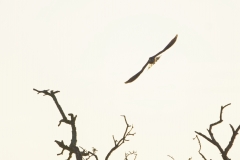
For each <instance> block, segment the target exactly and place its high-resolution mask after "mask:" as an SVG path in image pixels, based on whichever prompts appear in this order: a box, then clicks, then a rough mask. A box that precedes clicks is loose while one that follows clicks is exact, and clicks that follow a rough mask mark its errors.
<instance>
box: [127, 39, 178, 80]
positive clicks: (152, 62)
mask: <svg viewBox="0 0 240 160" xmlns="http://www.w3.org/2000/svg"><path fill="white" fill-rule="evenodd" d="M177 37H178V35H176V36H175V37H174V38H173V39H172V40H171V41H170V42H169V43H168V45H167V46H166V47H165V48H164V49H163V50H162V51H160V52H158V53H157V54H156V55H154V56H152V57H150V58H149V59H148V61H147V63H146V64H145V65H144V66H143V67H142V69H141V70H140V71H139V72H138V73H137V74H135V75H134V76H133V77H131V78H130V79H129V80H128V81H126V82H125V83H131V82H133V81H135V80H136V79H137V78H138V77H139V76H140V74H141V73H142V72H143V71H144V69H145V68H146V67H147V65H148V64H150V66H149V67H148V68H150V67H151V66H152V65H154V64H155V63H156V62H157V61H158V60H159V59H160V57H161V55H160V54H161V53H163V52H164V51H166V50H167V49H169V48H170V47H171V46H172V45H173V44H174V43H175V42H176V40H177Z"/></svg>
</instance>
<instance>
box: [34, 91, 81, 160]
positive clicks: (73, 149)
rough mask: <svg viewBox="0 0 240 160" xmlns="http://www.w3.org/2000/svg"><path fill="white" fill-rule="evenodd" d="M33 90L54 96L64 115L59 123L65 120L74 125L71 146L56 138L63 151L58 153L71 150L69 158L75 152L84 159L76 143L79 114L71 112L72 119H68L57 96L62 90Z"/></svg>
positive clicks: (79, 158)
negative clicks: (76, 124) (76, 123)
mask: <svg viewBox="0 0 240 160" xmlns="http://www.w3.org/2000/svg"><path fill="white" fill-rule="evenodd" d="M33 90H34V91H36V92H37V93H38V94H39V93H43V94H44V95H47V96H50V97H52V99H53V101H54V102H55V104H56V106H57V108H58V110H59V112H60V114H61V115H62V118H63V119H62V120H60V121H59V125H60V124H61V122H65V123H66V124H69V125H71V127H72V140H71V143H70V145H69V146H67V145H65V144H64V142H63V141H61V142H59V141H57V140H55V142H56V143H57V144H58V146H59V147H61V148H62V151H61V153H59V154H57V155H61V154H63V152H64V150H68V151H69V157H68V159H67V160H70V159H71V157H72V154H73V153H75V155H76V159H77V160H82V155H81V152H80V150H79V148H78V147H76V145H77V131H76V126H75V121H76V118H77V116H74V115H73V114H72V113H70V114H68V115H69V116H70V119H71V120H68V119H67V117H66V116H65V113H64V112H63V110H62V107H61V106H60V104H59V103H58V100H57V98H56V96H55V94H56V93H58V92H60V91H53V90H51V91H50V92H49V89H48V90H43V91H39V90H37V89H33ZM59 125H58V126H59Z"/></svg>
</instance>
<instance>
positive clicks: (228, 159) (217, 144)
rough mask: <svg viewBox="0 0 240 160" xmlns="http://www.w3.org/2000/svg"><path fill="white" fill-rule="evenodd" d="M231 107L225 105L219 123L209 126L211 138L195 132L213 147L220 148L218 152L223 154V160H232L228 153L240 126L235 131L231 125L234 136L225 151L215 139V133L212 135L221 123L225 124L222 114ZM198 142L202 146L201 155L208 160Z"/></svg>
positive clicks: (222, 107)
mask: <svg viewBox="0 0 240 160" xmlns="http://www.w3.org/2000/svg"><path fill="white" fill-rule="evenodd" d="M229 105H231V103H229V104H227V105H225V106H221V110H220V119H219V121H217V122H215V123H212V124H210V125H209V129H207V131H208V133H209V135H210V138H209V137H207V136H206V135H204V134H202V133H200V132H197V131H195V133H197V134H198V135H200V136H201V137H203V138H204V139H206V140H207V141H208V142H210V143H211V144H212V145H214V146H216V147H217V148H218V150H219V151H220V153H221V154H222V158H223V160H231V159H230V158H229V157H228V155H227V154H228V152H229V150H230V149H231V147H232V146H233V142H234V140H235V138H236V136H237V134H238V131H239V130H240V125H239V126H238V127H237V129H236V130H235V129H234V128H233V126H232V125H231V124H229V125H230V127H231V129H232V136H231V139H230V141H229V143H228V145H227V146H226V147H225V149H223V147H222V146H221V145H220V144H219V142H218V141H217V140H216V139H215V137H214V135H213V133H212V128H213V127H214V126H216V125H218V124H220V123H222V122H223V119H222V113H223V109H224V108H226V107H227V106H229ZM197 138H198V137H197ZM198 142H199V145H200V149H199V154H200V155H201V156H202V158H203V159H204V160H206V158H205V157H204V156H203V154H202V153H200V150H201V143H200V140H199V139H198Z"/></svg>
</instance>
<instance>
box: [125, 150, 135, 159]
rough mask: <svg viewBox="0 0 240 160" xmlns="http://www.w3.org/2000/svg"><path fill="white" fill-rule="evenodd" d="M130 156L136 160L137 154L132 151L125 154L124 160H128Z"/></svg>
mask: <svg viewBox="0 0 240 160" xmlns="http://www.w3.org/2000/svg"><path fill="white" fill-rule="evenodd" d="M131 155H134V160H136V158H137V152H136V151H132V152H130V151H129V152H128V153H125V158H124V160H128V157H129V156H131Z"/></svg>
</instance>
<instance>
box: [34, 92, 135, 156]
mask: <svg viewBox="0 0 240 160" xmlns="http://www.w3.org/2000/svg"><path fill="white" fill-rule="evenodd" d="M33 90H34V91H36V92H37V93H38V94H39V93H42V94H43V96H45V95H47V96H50V97H51V98H52V99H53V101H54V102H55V104H56V106H57V108H58V110H59V112H60V114H61V116H62V119H61V120H60V121H59V124H58V126H60V125H61V123H62V122H64V123H66V124H69V125H71V128H72V140H71V143H70V145H65V144H64V142H63V140H62V141H61V142H60V141H57V140H55V142H56V143H57V144H58V146H59V147H60V148H62V151H61V153H59V154H57V155H62V154H63V152H64V150H67V151H69V156H68V159H67V160H70V159H71V157H72V154H73V153H74V154H75V155H76V159H77V160H84V159H85V160H89V159H90V158H91V157H94V158H95V159H96V160H98V156H97V155H96V152H97V149H96V148H94V147H93V149H92V151H87V150H86V149H84V148H82V147H80V148H81V149H82V151H80V149H79V147H77V130H76V126H75V121H76V118H77V115H75V116H74V115H73V114H72V113H69V114H68V115H69V116H70V120H69V119H67V117H66V115H65V113H64V111H63V109H62V107H61V106H60V104H59V103H58V100H57V98H56V96H55V94H56V93H59V92H60V91H53V90H51V91H49V90H42V91H39V90H37V89H33ZM122 116H123V117H124V120H125V123H126V129H125V132H124V134H123V137H122V138H121V139H120V140H115V138H114V136H113V141H114V147H113V148H111V149H110V151H109V152H108V153H107V156H106V158H105V160H108V158H109V157H110V155H111V154H112V153H113V152H114V151H115V150H116V149H118V148H119V147H120V146H121V145H122V144H123V143H125V142H126V141H129V140H128V139H126V138H127V137H128V136H134V135H135V133H131V132H132V129H133V125H129V124H128V122H127V119H126V117H125V116H124V115H122ZM129 155H135V159H136V156H137V152H134V151H133V152H129V153H128V154H125V160H127V157H128V156H129ZM83 157H85V158H83ZM135 159H134V160H135Z"/></svg>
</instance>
